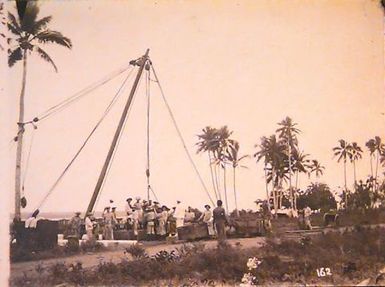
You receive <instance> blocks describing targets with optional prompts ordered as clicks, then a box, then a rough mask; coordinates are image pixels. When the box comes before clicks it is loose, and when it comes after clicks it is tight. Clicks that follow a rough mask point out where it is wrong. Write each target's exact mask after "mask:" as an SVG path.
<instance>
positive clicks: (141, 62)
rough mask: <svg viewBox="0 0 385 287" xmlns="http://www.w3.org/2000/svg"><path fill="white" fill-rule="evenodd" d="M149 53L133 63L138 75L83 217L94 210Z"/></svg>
mask: <svg viewBox="0 0 385 287" xmlns="http://www.w3.org/2000/svg"><path fill="white" fill-rule="evenodd" d="M149 51H150V50H149V49H147V51H146V54H145V55H144V56H142V57H141V58H140V59H138V60H137V61H135V63H134V64H135V65H138V66H139V71H138V74H137V75H136V78H135V82H134V84H133V86H132V89H131V92H130V96H129V97H128V100H127V103H126V106H125V107H124V110H123V113H122V116H121V117H120V121H119V124H118V127H117V129H116V132H115V135H114V138H113V140H112V143H111V146H110V150H109V151H108V154H107V157H106V160H105V162H104V165H103V168H102V170H101V172H100V175H99V179H98V181H97V183H96V186H95V189H94V193H93V194H92V198H91V201H90V203H89V204H88V207H87V211H86V214H85V216H87V214H88V213H89V212H92V210H93V209H94V206H95V202H96V199H97V197H98V195H99V192H100V189H101V187H102V185H103V182H104V179H105V176H106V173H107V169H108V166H109V165H110V161H111V158H112V155H113V153H114V150H115V147H116V144H117V142H118V139H119V136H120V134H121V132H122V128H123V125H124V122H125V120H126V117H127V113H128V110H129V108H130V105H131V102H132V99H133V97H134V94H135V91H136V88H137V86H138V83H139V80H140V77H141V75H142V72H143V69H144V67H145V65H146V63H147V61H148V53H149Z"/></svg>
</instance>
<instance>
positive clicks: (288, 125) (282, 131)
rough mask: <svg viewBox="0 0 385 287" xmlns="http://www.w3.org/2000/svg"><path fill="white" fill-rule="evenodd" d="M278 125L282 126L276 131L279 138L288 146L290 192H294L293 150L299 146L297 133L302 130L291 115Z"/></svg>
mask: <svg viewBox="0 0 385 287" xmlns="http://www.w3.org/2000/svg"><path fill="white" fill-rule="evenodd" d="M278 125H279V126H280V128H278V129H277V130H276V132H278V133H279V138H280V139H282V140H283V141H284V142H285V144H286V147H287V156H288V163H289V192H290V194H292V180H291V172H292V150H295V149H296V148H297V146H298V139H297V135H298V134H299V133H300V132H301V131H300V130H299V129H298V128H296V126H297V123H294V122H293V120H292V119H291V118H290V117H286V118H285V119H283V120H282V121H281V122H279V123H278ZM292 203H293V202H292ZM292 207H293V205H292Z"/></svg>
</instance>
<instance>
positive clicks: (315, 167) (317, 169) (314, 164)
mask: <svg viewBox="0 0 385 287" xmlns="http://www.w3.org/2000/svg"><path fill="white" fill-rule="evenodd" d="M324 170H325V167H324V166H322V165H321V164H320V162H319V161H318V160H316V159H313V160H311V164H310V170H309V177H310V175H311V174H312V173H313V172H314V173H315V176H316V178H319V177H320V176H321V175H323V173H324Z"/></svg>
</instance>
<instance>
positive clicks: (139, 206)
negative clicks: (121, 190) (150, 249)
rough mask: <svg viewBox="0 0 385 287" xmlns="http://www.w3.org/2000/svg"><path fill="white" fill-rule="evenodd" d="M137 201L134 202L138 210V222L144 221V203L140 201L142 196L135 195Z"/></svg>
mask: <svg viewBox="0 0 385 287" xmlns="http://www.w3.org/2000/svg"><path fill="white" fill-rule="evenodd" d="M135 199H136V202H135V203H134V208H135V210H136V211H137V217H138V224H142V223H143V204H142V203H141V202H140V196H137V197H135Z"/></svg>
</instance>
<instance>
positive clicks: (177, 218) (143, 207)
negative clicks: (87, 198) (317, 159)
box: [67, 197, 227, 240]
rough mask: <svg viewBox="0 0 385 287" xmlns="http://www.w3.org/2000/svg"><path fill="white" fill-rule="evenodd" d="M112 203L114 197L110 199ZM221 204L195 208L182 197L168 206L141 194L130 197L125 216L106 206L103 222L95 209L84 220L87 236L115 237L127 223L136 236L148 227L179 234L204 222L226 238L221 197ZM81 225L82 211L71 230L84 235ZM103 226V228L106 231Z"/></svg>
mask: <svg viewBox="0 0 385 287" xmlns="http://www.w3.org/2000/svg"><path fill="white" fill-rule="evenodd" d="M110 203H113V201H112V200H110ZM217 205H218V206H217V207H216V208H214V210H213V211H211V206H210V205H208V204H206V205H205V206H204V208H205V210H204V211H203V212H198V211H195V212H194V210H193V209H192V208H191V207H188V208H185V207H184V206H183V205H182V203H181V201H179V200H178V201H176V205H175V206H174V207H172V208H168V207H167V206H166V205H161V204H159V202H157V201H151V200H148V201H147V200H142V199H141V198H140V197H136V198H135V199H133V198H127V200H126V204H125V216H124V218H123V220H122V219H118V218H117V215H116V207H113V206H106V207H105V208H104V211H103V214H102V221H101V223H102V224H101V225H100V224H97V223H96V220H95V218H94V216H93V214H92V213H89V214H87V216H86V218H85V221H84V225H85V233H86V238H87V239H93V238H95V234H100V233H101V234H102V237H103V239H105V240H113V239H114V229H116V226H117V225H118V224H119V225H120V226H122V224H124V226H125V228H126V229H127V230H131V231H132V232H133V235H134V236H137V235H138V231H139V230H140V229H141V230H145V232H146V234H147V235H148V236H155V235H156V236H160V237H165V236H167V235H168V236H177V229H178V228H180V227H183V226H184V225H188V224H191V223H193V222H202V223H205V224H206V225H207V229H208V234H209V236H211V237H214V236H215V235H217V237H218V239H221V240H222V239H224V238H225V224H226V222H227V217H226V213H225V210H224V208H223V207H222V201H221V200H218V202H217ZM81 225H82V219H81V218H80V212H77V213H76V214H75V216H74V217H72V218H71V220H70V222H69V224H68V230H67V233H68V234H72V235H74V236H77V237H78V238H81V237H82V236H81ZM99 228H102V232H100V229H99Z"/></svg>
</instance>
